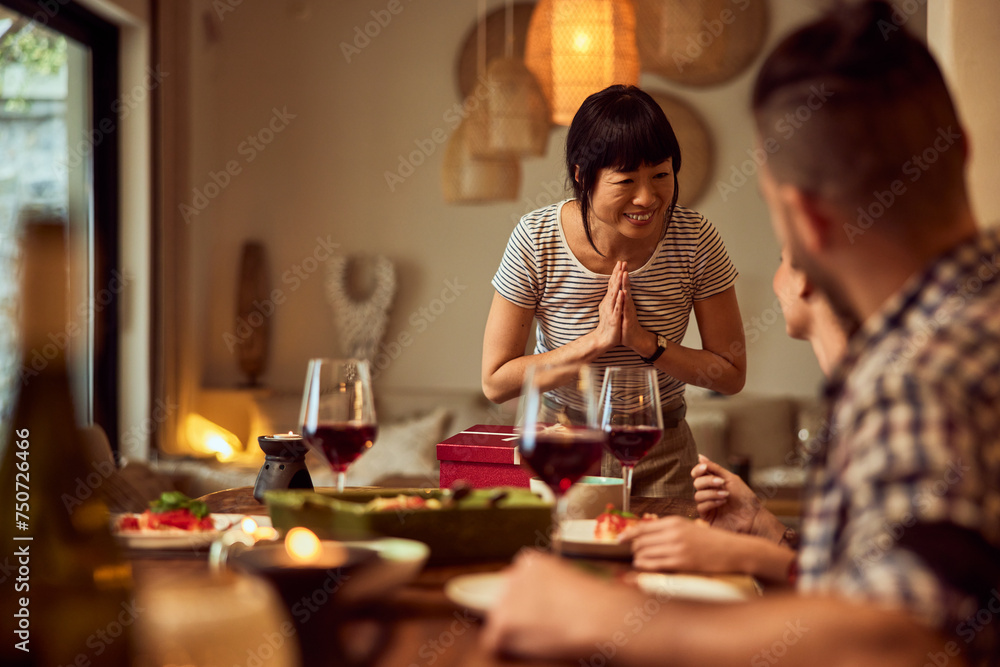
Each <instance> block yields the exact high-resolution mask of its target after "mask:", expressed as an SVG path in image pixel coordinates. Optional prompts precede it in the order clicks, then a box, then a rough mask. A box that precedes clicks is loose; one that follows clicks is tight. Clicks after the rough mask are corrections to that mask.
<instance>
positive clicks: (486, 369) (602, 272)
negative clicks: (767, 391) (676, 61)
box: [482, 86, 746, 496]
mask: <svg viewBox="0 0 1000 667" xmlns="http://www.w3.org/2000/svg"><path fill="white" fill-rule="evenodd" d="M566 167H567V172H568V174H569V176H570V178H571V180H572V184H573V193H574V198H573V199H568V200H566V201H563V202H559V203H557V204H553V205H551V206H547V207H545V208H541V209H539V210H537V211H534V212H532V213H529V214H528V215H526V216H524V217H523V218H522V219H521V221H520V223H519V224H518V225H517V227H516V228H515V229H514V231H513V233H512V234H511V237H510V241H509V242H508V245H507V249H506V251H505V252H504V256H503V259H502V261H501V264H500V268H499V270H498V271H497V273H496V276H495V277H494V279H493V286H494V287H495V289H496V294H495V295H494V298H493V304H492V306H491V308H490V315H489V320H488V321H487V324H486V334H485V338H484V342H483V369H482V372H483V390H484V392H485V393H486V396H487V397H488V398H489V399H490V400H493V401H495V402H501V401H506V400H508V399H511V398H513V397H515V396H517V394H518V392H519V390H520V387H521V382H522V379H523V377H524V370H525V368H526V367H527V366H528V365H530V364H538V363H574V362H576V363H588V364H592V365H594V366H596V367H598V368H599V369H603V368H606V367H608V366H644V365H646V364H650V365H652V366H654V367H655V368H656V369H657V371H658V376H659V381H660V396H661V400H662V402H663V406H664V436H663V438H662V439H661V441H660V442H659V443H658V444H657V445H656V446H655V447H654V448H653V449H652V450H651V451H650V453H649V454H647V456H646V457H645V458H644V459H643V460H642V461H640V463H639V465H638V466H637V467H636V469H635V476H634V482H633V493H635V494H636V495H640V496H667V495H671V496H675V495H684V496H693V494H694V489H693V486H692V484H691V476H690V474H689V471H690V470H691V468H692V467H693V466H694V465H696V464H697V462H698V457H697V451H696V449H695V444H694V441H693V438H692V436H691V431H690V429H689V428H688V426H687V423H686V422H685V421H684V413H685V404H684V398H683V395H684V387H685V385H686V384H694V385H697V386H701V387H706V388H709V389H712V390H714V391H717V392H720V393H723V394H734V393H736V392H738V391H739V390H740V389H742V387H743V382H744V380H745V377H746V356H745V345H744V338H743V326H742V322H741V320H740V312H739V306H738V304H737V302H736V292H735V288H734V286H733V285H734V283H735V281H736V276H737V273H736V269H735V268H734V267H733V264H732V262H731V261H730V260H729V256H728V254H727V252H726V249H725V246H724V245H723V243H722V239H721V237H720V236H719V234H718V232H717V231H716V229H715V228H714V227H713V226H712V225H711V223H709V222H708V220H706V219H705V217H704V216H703V215H701V214H700V213H697V212H696V211H693V210H690V209H687V208H684V207H682V206H678V205H677V194H678V192H677V172H678V171H679V170H680V167H681V153H680V146H679V145H678V142H677V138H676V136H675V135H674V131H673V129H672V128H671V126H670V123H669V121H668V120H667V118H666V116H665V115H664V113H663V110H662V109H661V108H660V106H659V105H658V104H657V103H656V102H655V101H654V100H653V99H652V98H651V97H650V96H649V95H648V94H646V93H645V92H643V91H642V90H640V89H638V88H636V87H634V86H611V87H610V88H607V89H605V90H602V91H601V92H598V93H595V94H593V95H591V96H590V97H588V98H587V100H586V101H584V103H583V105H582V106H581V107H580V109H579V111H577V113H576V116H575V117H574V119H573V123H572V125H571V126H570V129H569V134H568V136H567V139H566ZM692 308H693V309H694V313H695V319H696V321H697V324H698V330H699V333H700V334H701V345H702V347H701V349H696V348H691V347H685V346H683V345H681V341H682V340H683V338H684V334H685V332H686V331H687V325H688V320H689V317H690V313H691V310H692ZM532 319H536V320H537V322H538V328H537V333H536V345H535V349H534V353H533V354H525V346H526V344H527V341H528V337H529V333H530V326H531V322H532ZM560 398H561V396H560V389H559V388H558V387H553V388H552V390H551V391H550V392H548V393H547V394H546V399H547V402H550V403H551V407H553V408H554V409H557V410H558V409H572V406H566V405H565V403H563V402H561V401H560ZM602 473H603V474H605V475H611V476H618V475H620V466H619V464H618V463H617V461H615V460H614V459H613V458H612V457H611V456H610V455H605V459H604V461H603V464H602Z"/></svg>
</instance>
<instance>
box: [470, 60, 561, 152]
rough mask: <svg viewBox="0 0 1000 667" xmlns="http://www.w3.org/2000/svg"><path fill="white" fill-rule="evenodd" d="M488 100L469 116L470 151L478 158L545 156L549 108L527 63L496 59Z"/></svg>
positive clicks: (488, 75) (489, 77)
mask: <svg viewBox="0 0 1000 667" xmlns="http://www.w3.org/2000/svg"><path fill="white" fill-rule="evenodd" d="M486 87H487V95H486V98H485V100H484V102H483V104H481V105H480V106H479V107H478V108H477V109H476V110H475V111H473V112H472V113H471V114H469V119H468V123H469V136H470V142H469V144H470V148H471V150H472V152H473V154H474V155H476V156H477V157H501V156H509V157H528V156H539V155H545V148H546V146H547V145H548V142H549V129H550V128H551V127H552V124H551V123H550V122H549V105H548V102H547V101H546V99H545V95H544V94H543V93H542V89H541V87H540V86H539V85H538V81H537V80H536V79H535V75H534V74H532V73H531V72H530V71H529V70H528V68H527V67H525V66H524V61H522V60H519V59H517V58H496V59H494V60H493V61H492V62H491V63H490V66H489V67H488V68H486Z"/></svg>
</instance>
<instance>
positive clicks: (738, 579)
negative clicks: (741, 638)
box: [636, 572, 760, 602]
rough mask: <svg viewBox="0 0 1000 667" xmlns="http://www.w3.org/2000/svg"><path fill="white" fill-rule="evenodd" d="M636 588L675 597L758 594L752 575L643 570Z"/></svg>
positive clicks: (724, 598) (722, 598)
mask: <svg viewBox="0 0 1000 667" xmlns="http://www.w3.org/2000/svg"><path fill="white" fill-rule="evenodd" d="M636 583H637V584H638V586H639V589H640V590H642V591H643V592H644V593H646V594H648V595H657V596H662V597H667V598H671V599H678V600H704V601H707V602H742V601H744V600H749V599H750V598H753V597H756V596H757V595H759V594H760V589H759V588H758V587H757V585H756V583H755V582H754V580H753V578H752V577H745V576H733V577H703V576H700V575H697V574H665V573H661V572H642V573H640V574H639V575H638V576H637V577H636Z"/></svg>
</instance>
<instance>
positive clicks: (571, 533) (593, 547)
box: [560, 519, 632, 558]
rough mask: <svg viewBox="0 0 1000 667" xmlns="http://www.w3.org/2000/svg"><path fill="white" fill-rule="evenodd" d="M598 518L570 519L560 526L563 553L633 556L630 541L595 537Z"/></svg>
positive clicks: (615, 556) (593, 555)
mask: <svg viewBox="0 0 1000 667" xmlns="http://www.w3.org/2000/svg"><path fill="white" fill-rule="evenodd" d="M596 526H597V520H596V519H570V520H568V521H563V523H562V525H561V526H560V528H561V530H560V533H561V535H562V553H564V554H565V555H567V556H589V557H590V558H632V545H631V543H629V542H621V541H610V540H598V539H595V538H594V528H595V527H596Z"/></svg>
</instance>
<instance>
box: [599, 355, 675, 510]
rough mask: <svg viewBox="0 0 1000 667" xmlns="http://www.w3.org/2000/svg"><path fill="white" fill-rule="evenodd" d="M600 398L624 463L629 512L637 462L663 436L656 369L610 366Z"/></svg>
mask: <svg viewBox="0 0 1000 667" xmlns="http://www.w3.org/2000/svg"><path fill="white" fill-rule="evenodd" d="M600 402H601V408H600V409H601V417H600V421H601V428H603V429H604V431H605V432H606V433H607V434H608V441H607V443H608V445H607V446H608V450H609V451H610V452H611V455H612V456H614V457H615V458H616V459H618V461H619V462H620V463H621V464H622V481H623V482H624V484H623V487H624V494H625V497H624V498H623V499H622V510H623V511H625V512H628V511H629V499H630V498H631V496H632V472H633V471H634V470H635V465H636V464H637V463H638V462H639V460H640V459H642V457H644V456H645V455H646V454H647V453H648V452H649V450H650V449H652V448H653V445H655V444H656V443H658V442H659V441H660V438H662V437H663V410H662V408H661V405H660V385H659V382H658V381H657V379H656V369H654V368H637V367H627V368H626V367H622V366H610V367H609V368H607V370H605V372H604V383H603V384H602V385H601V397H600Z"/></svg>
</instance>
